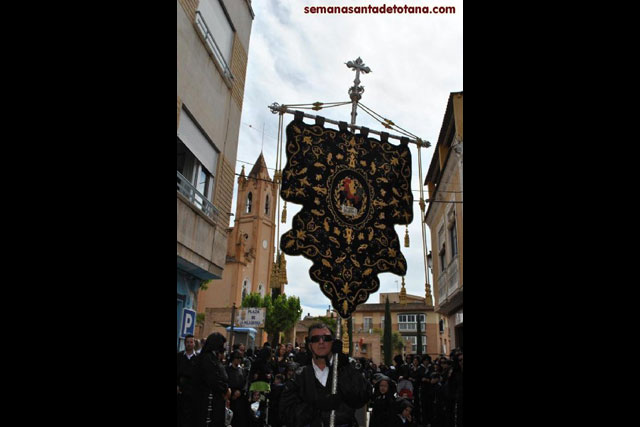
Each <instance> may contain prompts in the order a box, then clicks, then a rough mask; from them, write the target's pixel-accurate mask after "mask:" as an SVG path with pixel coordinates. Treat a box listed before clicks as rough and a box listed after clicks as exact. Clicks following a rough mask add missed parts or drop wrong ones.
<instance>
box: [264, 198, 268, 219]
mask: <svg viewBox="0 0 640 427" xmlns="http://www.w3.org/2000/svg"><path fill="white" fill-rule="evenodd" d="M264 214H265V215H269V195H268V194H267V199H266V200H265V202H264Z"/></svg>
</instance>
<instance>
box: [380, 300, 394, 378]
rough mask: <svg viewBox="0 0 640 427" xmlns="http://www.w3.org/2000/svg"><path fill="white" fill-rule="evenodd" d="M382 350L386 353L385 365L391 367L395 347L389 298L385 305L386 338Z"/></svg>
mask: <svg viewBox="0 0 640 427" xmlns="http://www.w3.org/2000/svg"><path fill="white" fill-rule="evenodd" d="M382 341H383V343H382V348H383V351H384V364H385V365H387V366H391V352H392V351H393V347H392V346H391V345H392V343H391V306H390V305H389V297H387V302H386V303H385V305H384V337H383V340H382Z"/></svg>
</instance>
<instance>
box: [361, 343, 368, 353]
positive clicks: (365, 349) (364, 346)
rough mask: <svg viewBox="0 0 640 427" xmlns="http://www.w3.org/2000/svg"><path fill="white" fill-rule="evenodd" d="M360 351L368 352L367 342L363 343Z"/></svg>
mask: <svg viewBox="0 0 640 427" xmlns="http://www.w3.org/2000/svg"><path fill="white" fill-rule="evenodd" d="M360 353H363V354H366V353H367V344H362V347H360Z"/></svg>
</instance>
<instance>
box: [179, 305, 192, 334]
mask: <svg viewBox="0 0 640 427" xmlns="http://www.w3.org/2000/svg"><path fill="white" fill-rule="evenodd" d="M195 328H196V312H195V311H194V310H190V309H188V308H185V309H183V310H182V332H181V333H180V336H181V337H182V338H184V337H185V336H187V335H193V332H194V331H195Z"/></svg>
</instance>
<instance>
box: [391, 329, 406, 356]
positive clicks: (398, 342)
mask: <svg viewBox="0 0 640 427" xmlns="http://www.w3.org/2000/svg"><path fill="white" fill-rule="evenodd" d="M391 348H393V349H394V350H395V352H396V353H398V354H402V350H404V341H403V340H402V335H400V333H399V332H394V333H393V335H392V336H391Z"/></svg>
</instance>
